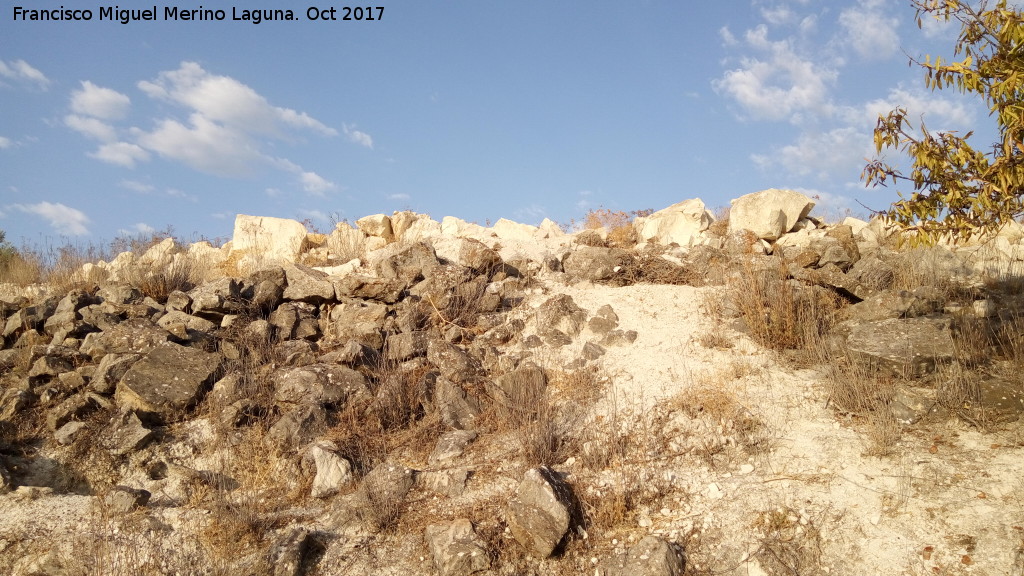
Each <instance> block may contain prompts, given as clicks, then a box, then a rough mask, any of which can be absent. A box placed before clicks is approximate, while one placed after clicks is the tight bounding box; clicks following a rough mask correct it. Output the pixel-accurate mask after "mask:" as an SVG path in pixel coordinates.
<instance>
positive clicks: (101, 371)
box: [89, 353, 142, 394]
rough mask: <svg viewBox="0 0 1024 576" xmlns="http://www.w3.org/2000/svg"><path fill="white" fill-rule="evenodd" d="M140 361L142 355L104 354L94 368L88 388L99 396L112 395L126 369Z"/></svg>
mask: <svg viewBox="0 0 1024 576" xmlns="http://www.w3.org/2000/svg"><path fill="white" fill-rule="evenodd" d="M141 359H142V354H116V353H115V354H106V355H105V356H103V359H102V360H100V363H99V365H98V366H97V367H96V372H95V373H93V376H92V379H91V380H90V381H89V388H91V389H92V390H94V391H96V392H99V393H100V394H113V393H114V390H115V389H116V388H117V383H118V382H120V381H121V378H123V377H124V375H125V373H126V372H128V369H129V368H131V367H132V365H134V364H135V363H136V362H138V361H139V360H141Z"/></svg>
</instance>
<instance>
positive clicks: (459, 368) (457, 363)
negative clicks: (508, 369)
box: [427, 340, 482, 384]
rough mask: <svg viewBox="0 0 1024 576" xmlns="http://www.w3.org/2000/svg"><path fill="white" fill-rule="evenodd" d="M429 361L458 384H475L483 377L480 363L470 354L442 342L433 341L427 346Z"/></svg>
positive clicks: (453, 345)
mask: <svg viewBox="0 0 1024 576" xmlns="http://www.w3.org/2000/svg"><path fill="white" fill-rule="evenodd" d="M427 361H429V362H430V363H431V364H433V365H434V366H436V367H437V369H438V370H439V371H440V372H441V375H442V376H444V377H445V378H447V379H449V380H451V381H452V382H454V383H456V384H465V383H466V382H473V381H475V380H477V379H478V378H479V377H480V376H481V375H482V371H481V369H480V363H479V362H477V361H476V360H475V359H474V358H473V357H472V356H470V355H469V353H468V352H466V351H465V350H463V349H462V348H459V347H458V346H456V345H455V344H450V343H448V342H444V341H441V340H431V341H430V343H429V344H428V345H427Z"/></svg>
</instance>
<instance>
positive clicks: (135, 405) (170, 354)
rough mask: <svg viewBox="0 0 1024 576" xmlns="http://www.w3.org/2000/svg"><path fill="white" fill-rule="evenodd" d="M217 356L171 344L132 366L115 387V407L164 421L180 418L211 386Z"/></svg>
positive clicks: (217, 366)
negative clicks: (150, 415) (163, 419)
mask: <svg viewBox="0 0 1024 576" xmlns="http://www.w3.org/2000/svg"><path fill="white" fill-rule="evenodd" d="M219 369H220V356H218V355H217V354H211V353H208V352H203V351H201V350H197V349H195V348H186V347H184V346H179V345H178V344H173V343H170V342H167V343H163V344H161V345H159V346H157V347H156V348H154V349H153V350H152V351H150V352H149V353H148V354H146V357H145V358H143V359H142V360H139V361H138V362H136V363H135V364H133V365H132V367H131V368H129V369H128V371H127V372H126V373H125V375H124V377H123V378H121V381H120V383H118V385H117V390H116V393H115V394H116V398H117V401H118V404H120V405H121V406H122V407H124V408H125V409H129V410H137V411H141V412H144V413H147V414H152V415H154V416H158V417H161V418H165V419H174V418H178V417H182V416H183V414H182V412H183V411H184V410H185V409H187V408H190V407H191V406H193V405H194V404H195V403H196V402H198V400H199V398H200V396H201V394H202V393H203V392H204V389H205V388H206V387H207V386H208V385H211V384H213V382H214V380H215V377H216V375H217V372H218V371H219Z"/></svg>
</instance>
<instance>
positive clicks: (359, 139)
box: [343, 124, 373, 150]
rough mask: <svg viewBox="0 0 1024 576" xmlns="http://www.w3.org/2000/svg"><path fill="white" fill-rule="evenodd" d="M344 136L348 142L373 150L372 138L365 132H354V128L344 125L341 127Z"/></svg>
mask: <svg viewBox="0 0 1024 576" xmlns="http://www.w3.org/2000/svg"><path fill="white" fill-rule="evenodd" d="M343 129H344V131H345V136H348V139H349V141H351V142H353V143H355V144H358V145H360V146H363V147H365V148H369V149H371V150H372V149H373V138H372V137H371V136H370V135H369V134H367V133H366V132H360V131H359V130H356V128H355V126H349V125H348V124H346V125H345V126H343Z"/></svg>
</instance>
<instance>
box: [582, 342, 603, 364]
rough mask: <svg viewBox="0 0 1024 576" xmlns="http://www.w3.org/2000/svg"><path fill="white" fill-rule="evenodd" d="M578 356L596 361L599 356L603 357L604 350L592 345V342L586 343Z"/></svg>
mask: <svg viewBox="0 0 1024 576" xmlns="http://www.w3.org/2000/svg"><path fill="white" fill-rule="evenodd" d="M580 356H582V357H583V358H585V359H587V360H597V359H598V358H600V357H601V356H604V348H602V347H600V346H598V345H597V344H594V343H593V342H587V343H586V344H584V345H583V349H582V350H581V351H580Z"/></svg>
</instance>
